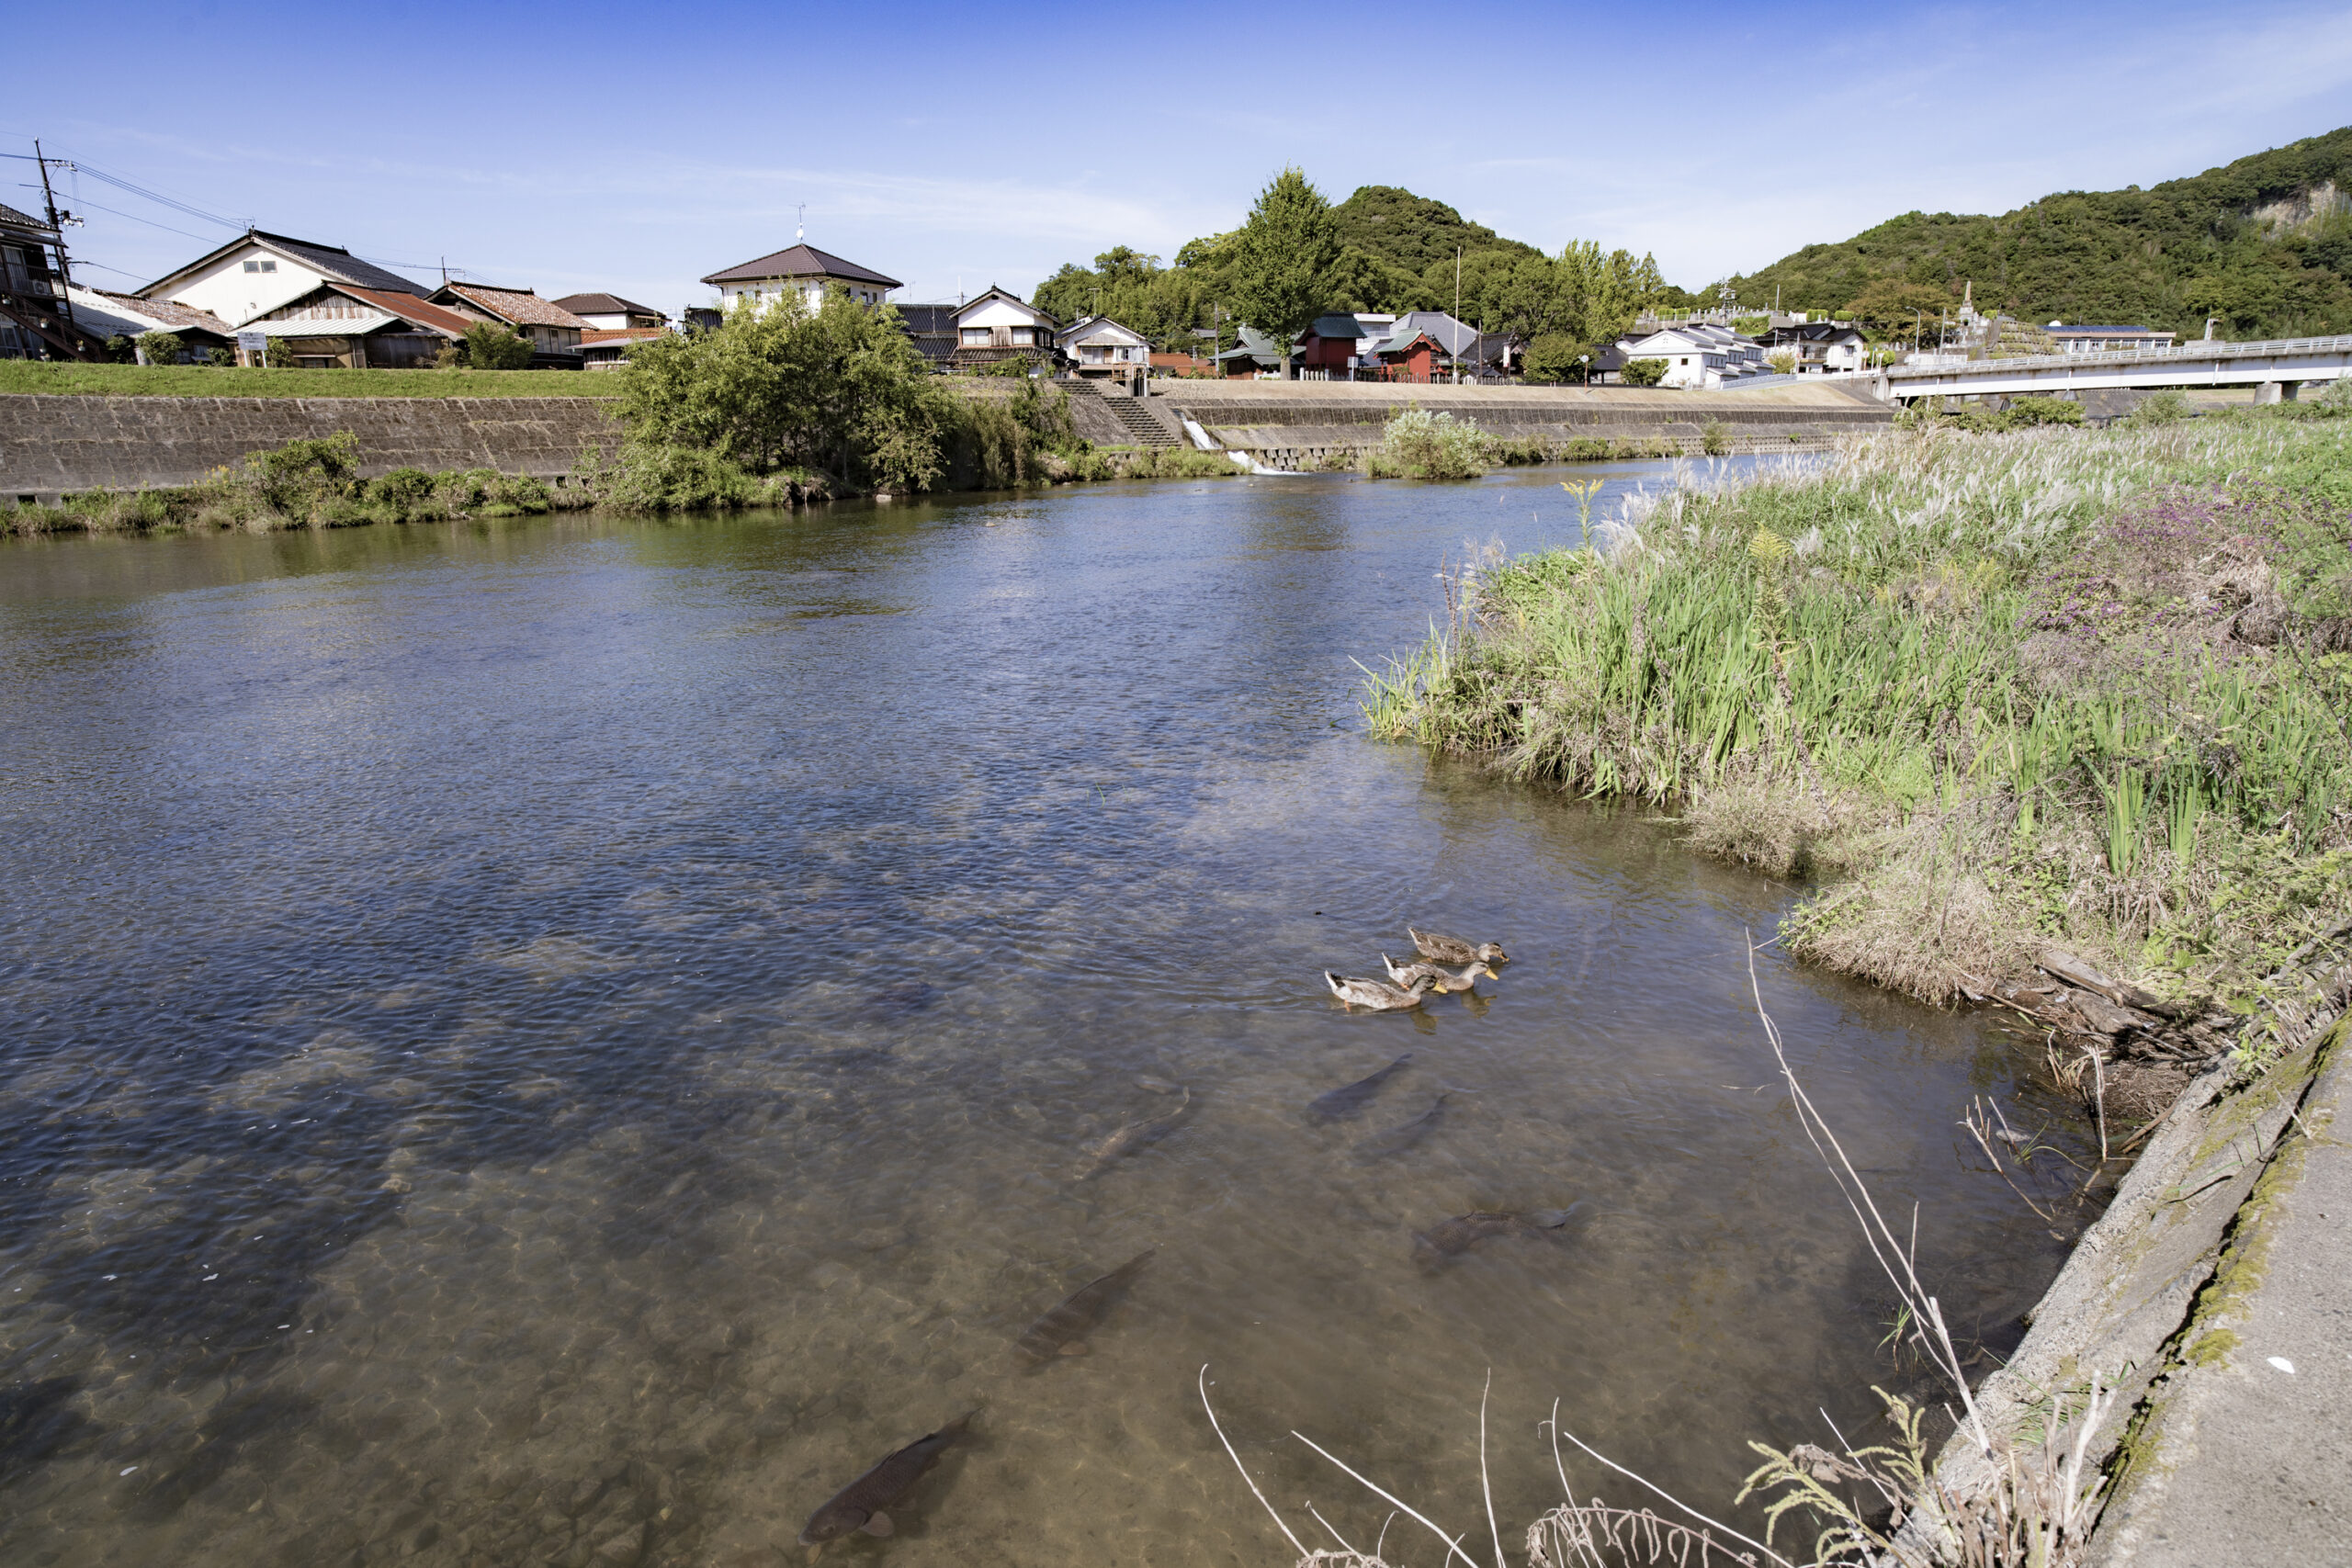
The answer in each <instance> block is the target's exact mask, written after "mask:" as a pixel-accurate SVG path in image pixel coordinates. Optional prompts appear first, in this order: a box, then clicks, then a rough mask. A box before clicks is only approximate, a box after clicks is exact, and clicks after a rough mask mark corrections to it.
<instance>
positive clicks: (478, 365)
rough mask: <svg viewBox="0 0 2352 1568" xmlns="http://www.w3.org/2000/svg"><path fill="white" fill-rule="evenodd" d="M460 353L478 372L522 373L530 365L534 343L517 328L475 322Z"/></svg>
mask: <svg viewBox="0 0 2352 1568" xmlns="http://www.w3.org/2000/svg"><path fill="white" fill-rule="evenodd" d="M458 353H459V354H460V355H463V356H464V359H465V362H466V363H467V364H468V365H469V366H470V367H473V368H474V369H476V370H520V369H522V368H524V367H526V366H527V365H529V364H530V363H531V344H530V340H529V339H527V338H523V337H517V336H516V335H515V329H514V328H512V327H509V326H504V325H502V324H501V323H499V322H497V321H476V322H475V323H474V324H473V325H472V326H469V327H468V328H467V329H466V335H465V340H464V341H463V342H462V343H460V344H458Z"/></svg>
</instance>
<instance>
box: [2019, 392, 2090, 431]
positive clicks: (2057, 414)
mask: <svg viewBox="0 0 2352 1568" xmlns="http://www.w3.org/2000/svg"><path fill="white" fill-rule="evenodd" d="M2001 423H2002V426H2003V428H2005V429H2008V430H2020V429H2029V428H2031V427H2032V426H2035V425H2042V424H2080V423H2083V405H2082V404H2080V403H2070V402H2067V401H2066V400H2064V399H2062V398H2018V399H2017V400H2014V401H2012V402H2011V403H2010V404H2009V406H2008V407H2007V408H2006V409H2004V410H2002V411H2001Z"/></svg>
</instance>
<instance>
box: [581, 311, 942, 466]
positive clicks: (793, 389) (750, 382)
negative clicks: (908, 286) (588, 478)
mask: <svg viewBox="0 0 2352 1568" xmlns="http://www.w3.org/2000/svg"><path fill="white" fill-rule="evenodd" d="M620 378H621V386H620V394H621V401H620V413H621V420H622V423H623V424H624V425H625V426H626V427H627V429H628V439H629V441H630V443H631V444H632V445H633V446H643V447H648V448H663V449H666V448H677V447H684V448H690V449H694V450H699V451H706V452H709V453H712V454H714V455H716V456H718V457H723V458H726V459H728V460H729V461H730V462H733V463H737V464H740V465H741V467H743V468H746V469H749V470H750V471H752V472H753V473H755V474H756V473H768V472H772V471H774V470H775V469H776V468H782V467H785V466H786V465H792V466H796V467H800V468H809V469H814V470H819V471H821V472H823V473H825V474H827V475H829V476H831V478H832V479H834V480H835V481H836V482H837V483H838V484H840V485H842V487H844V488H871V489H887V490H918V491H919V490H927V489H929V488H930V487H931V485H932V484H933V482H934V481H935V480H937V479H938V478H939V477H940V474H941V473H942V472H943V470H944V460H943V457H942V444H943V441H944V438H945V436H946V435H947V434H948V433H949V432H950V431H951V430H952V429H953V428H954V427H955V424H956V418H957V412H958V411H957V404H956V394H955V393H953V392H951V391H949V390H948V389H946V388H945V387H944V386H943V385H941V384H940V382H939V380H938V378H935V377H933V375H932V374H931V373H930V371H929V370H928V369H927V368H926V367H925V366H924V364H923V360H922V354H921V353H920V352H918V351H917V350H916V348H915V346H914V344H913V343H911V342H910V340H909V339H908V337H907V334H906V333H904V332H903V331H902V330H900V328H899V314H898V312H897V311H896V310H889V309H887V308H885V309H883V310H868V309H867V308H865V306H862V305H860V304H858V303H856V302H855V301H854V300H853V299H850V297H849V294H848V291H847V290H845V289H842V288H834V289H831V290H829V291H828V292H827V294H826V296H825V299H824V303H823V304H821V305H820V306H819V307H818V308H817V309H816V310H809V307H808V306H807V304H806V303H804V302H803V301H802V300H801V299H800V298H799V297H798V296H797V295H793V296H789V297H787V298H786V299H782V300H780V301H777V302H775V303H774V304H771V305H770V306H768V307H767V308H766V309H765V310H761V309H759V308H758V307H757V306H755V305H754V304H752V302H751V301H749V300H742V301H739V302H738V303H737V305H736V307H735V309H734V310H731V311H729V313H728V316H727V318H726V320H725V321H722V322H721V323H720V324H719V325H718V328H717V329H715V330H713V331H710V332H706V333H690V334H685V335H681V336H672V337H664V338H660V339H657V340H655V341H653V342H650V343H647V344H642V345H640V346H639V348H638V349H637V351H636V352H635V353H634V354H632V355H630V358H629V366H628V369H626V370H624V371H622V372H620Z"/></svg>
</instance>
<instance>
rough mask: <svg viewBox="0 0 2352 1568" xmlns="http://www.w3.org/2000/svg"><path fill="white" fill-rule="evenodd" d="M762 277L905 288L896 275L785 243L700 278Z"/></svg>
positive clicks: (708, 280) (737, 279)
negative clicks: (826, 279)
mask: <svg viewBox="0 0 2352 1568" xmlns="http://www.w3.org/2000/svg"><path fill="white" fill-rule="evenodd" d="M763 277H838V278H841V279H842V280H843V281H844V282H849V283H878V284H880V285H881V286H882V287H883V288H904V287H905V285H904V284H902V283H900V282H899V280H898V279H897V278H895V277H885V276H882V275H881V274H880V273H878V272H876V271H875V270H873V269H872V268H871V267H863V266H860V265H857V264H856V263H855V262H853V261H843V260H842V258H841V257H839V256H837V255H834V254H832V253H831V252H830V251H820V250H819V249H818V248H817V247H816V246H814V245H788V246H786V248H785V249H783V250H780V251H775V252H772V253H771V254H767V255H763V256H759V257H756V258H754V259H753V260H751V261H747V262H745V263H743V264H742V265H741V266H730V267H729V268H728V269H727V270H726V271H724V272H714V273H712V274H711V275H710V276H708V277H706V278H704V279H703V281H704V282H705V283H752V282H756V281H757V280H758V279H760V278H763Z"/></svg>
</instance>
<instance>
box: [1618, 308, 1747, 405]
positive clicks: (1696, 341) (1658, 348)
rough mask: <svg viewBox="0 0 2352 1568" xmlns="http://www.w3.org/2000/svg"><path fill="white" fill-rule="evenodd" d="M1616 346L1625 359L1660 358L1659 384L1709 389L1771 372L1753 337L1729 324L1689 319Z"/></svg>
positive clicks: (1626, 339)
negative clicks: (1663, 365) (1662, 364)
mask: <svg viewBox="0 0 2352 1568" xmlns="http://www.w3.org/2000/svg"><path fill="white" fill-rule="evenodd" d="M1617 346H1618V348H1619V349H1620V350H1622V351H1623V353H1624V355H1625V357H1626V358H1627V359H1629V360H1632V359H1663V360H1665V361H1666V376H1665V378H1664V379H1662V380H1660V381H1659V382H1658V385H1659V386H1661V387H1701V388H1704V389H1708V390H1710V391H1713V390H1716V389H1720V388H1721V387H1722V386H1723V385H1724V383H1725V382H1726V381H1737V380H1739V379H1741V378H1743V377H1748V376H1762V375H1766V374H1768V373H1769V372H1770V367H1768V366H1767V365H1766V364H1765V363H1764V349H1763V346H1762V345H1761V344H1758V343H1757V342H1756V340H1755V339H1753V338H1747V337H1742V336H1740V335H1739V334H1738V333H1736V332H1733V331H1732V330H1731V329H1730V328H1728V327H1719V326H1714V325H1712V324H1709V323H1705V322H1698V321H1691V322H1686V323H1685V324H1683V325H1681V326H1679V327H1668V328H1665V329H1663V330H1661V331H1658V332H1654V333H1648V334H1647V335H1645V336H1643V337H1639V338H1621V339H1619V340H1618V344H1617Z"/></svg>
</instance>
